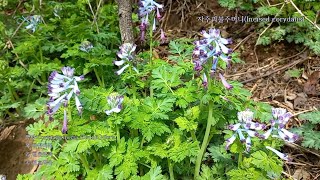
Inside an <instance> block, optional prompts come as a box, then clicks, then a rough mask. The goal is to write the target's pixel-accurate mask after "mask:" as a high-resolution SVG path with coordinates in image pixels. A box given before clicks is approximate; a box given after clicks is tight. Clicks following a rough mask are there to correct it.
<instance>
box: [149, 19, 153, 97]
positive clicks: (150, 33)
mask: <svg viewBox="0 0 320 180" xmlns="http://www.w3.org/2000/svg"><path fill="white" fill-rule="evenodd" d="M153 17H154V15H153V16H151V19H153ZM149 36H150V37H149V38H150V52H149V53H150V60H149V61H150V64H151V65H152V56H153V51H152V48H153V42H152V39H153V29H152V25H150V30H149ZM150 97H153V89H152V87H151V82H150Z"/></svg>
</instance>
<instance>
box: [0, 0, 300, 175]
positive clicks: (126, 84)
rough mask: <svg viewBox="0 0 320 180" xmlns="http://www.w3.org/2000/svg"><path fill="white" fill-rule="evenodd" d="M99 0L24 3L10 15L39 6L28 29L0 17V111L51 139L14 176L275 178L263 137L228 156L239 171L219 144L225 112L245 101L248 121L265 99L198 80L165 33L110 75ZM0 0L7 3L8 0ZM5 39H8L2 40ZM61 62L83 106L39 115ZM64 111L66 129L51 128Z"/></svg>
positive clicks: (110, 33) (110, 40)
mask: <svg viewBox="0 0 320 180" xmlns="http://www.w3.org/2000/svg"><path fill="white" fill-rule="evenodd" d="M101 2H102V3H99V1H93V0H89V1H86V0H78V1H75V2H73V1H63V2H57V1H49V2H42V3H39V2H38V1H32V2H25V3H23V8H24V9H25V11H26V13H24V14H19V12H17V14H16V15H17V17H18V19H19V18H20V17H21V16H24V18H27V15H28V14H34V15H36V14H41V18H42V21H41V23H39V24H38V25H37V28H36V30H35V32H34V33H33V32H31V31H30V30H28V29H26V28H25V27H26V26H27V25H28V22H22V21H20V19H19V20H18V24H17V22H16V21H15V20H14V19H13V18H5V19H6V20H5V21H1V23H0V32H1V35H2V36H1V37H0V42H1V43H0V48H1V49H3V51H2V52H3V53H4V54H3V56H1V57H0V83H6V84H7V85H8V86H4V87H0V95H1V99H0V105H1V106H0V115H1V117H5V118H11V117H14V116H16V115H17V114H18V115H20V117H24V118H34V119H35V120H36V122H35V123H33V124H31V125H29V126H28V127H27V128H26V130H27V131H28V134H29V135H31V136H33V137H34V143H35V144H41V143H46V144H50V145H52V147H50V148H42V149H43V150H45V151H47V152H51V153H52V155H50V156H44V157H41V160H43V161H50V162H52V163H51V164H44V165H42V166H41V167H40V168H39V169H38V170H37V172H35V174H34V175H23V176H21V175H20V176H19V178H20V179H21V178H26V179H28V178H29V179H43V178H45V179H79V178H84V179H101V180H104V179H133V180H135V179H137V180H149V179H151V180H160V179H161V180H162V179H169V178H168V177H170V179H172V178H173V177H172V176H176V178H177V179H178V178H179V177H181V179H190V178H191V176H192V175H193V170H194V169H195V167H202V168H201V173H200V176H199V178H200V179H227V178H229V177H231V178H233V179H235V178H238V179H241V178H242V179H243V178H244V179H250V178H253V179H254V178H265V177H278V175H279V171H280V170H281V165H282V164H281V162H280V161H279V160H277V159H276V158H275V157H273V156H268V157H269V159H267V155H266V153H264V152H262V151H258V149H259V148H260V149H261V147H262V146H263V145H264V144H262V143H259V142H257V143H256V142H255V143H254V144H255V145H254V146H253V148H252V149H254V151H253V154H252V155H251V156H250V155H246V157H244V160H242V159H240V158H238V161H239V164H243V166H245V167H244V168H247V169H248V171H244V170H243V169H242V168H243V167H241V166H238V168H237V165H236V164H237V163H236V162H235V161H234V160H232V159H233V157H234V155H231V154H230V153H228V152H227V151H226V150H225V147H224V146H225V144H224V141H225V140H224V135H225V134H226V133H227V134H228V133H230V132H226V131H224V130H225V127H226V125H227V124H230V123H231V122H232V121H235V119H236V113H237V112H238V111H242V110H244V109H246V108H251V109H253V110H254V111H256V112H255V113H256V119H255V120H256V121H259V120H261V121H266V120H267V119H269V118H270V117H269V114H268V112H270V106H268V105H266V104H263V103H255V102H253V101H251V100H250V96H251V93H250V92H249V91H248V90H246V89H244V88H243V86H242V84H240V83H239V82H234V81H231V82H230V83H231V84H232V85H233V87H234V88H233V89H232V90H227V89H225V87H224V86H223V84H222V83H221V81H220V80H219V78H218V77H212V78H210V85H209V87H208V89H204V88H203V86H202V85H201V83H202V80H201V78H197V77H196V76H195V72H194V64H193V61H192V53H193V49H194V45H193V44H192V40H190V39H178V40H174V41H171V42H170V43H169V53H170V55H169V56H168V58H167V60H166V61H164V60H162V59H156V58H154V57H151V58H150V56H152V54H149V53H150V52H152V51H150V52H147V51H143V50H142V52H141V53H139V54H137V55H136V58H135V59H134V60H133V62H132V64H133V65H134V66H135V67H137V69H138V70H139V73H136V72H134V71H132V69H130V68H131V67H130V68H128V70H126V71H125V72H124V73H123V74H121V76H120V77H119V76H115V74H114V73H113V72H114V71H115V68H114V67H113V63H112V61H113V60H114V59H115V58H116V56H117V55H116V51H118V47H119V45H120V38H119V37H120V36H119V28H118V22H119V20H118V17H117V14H118V9H117V6H116V5H114V3H112V2H103V1H101ZM220 2H221V3H224V5H225V6H226V7H228V8H235V7H237V6H239V5H241V9H243V10H248V9H253V8H254V6H253V5H252V4H253V3H257V1H251V2H247V1H227V0H224V1H222V0H221V1H220ZM8 3H9V4H8V6H10V7H16V5H17V3H18V1H12V2H8ZM11 3H12V4H11ZM39 4H41V6H39ZM14 5H15V6H14ZM6 7H7V6H6ZM92 11H93V12H92ZM260 11H262V12H263V11H264V14H268V13H274V12H267V10H263V9H261V10H260ZM273 11H275V10H273ZM1 16H5V15H1ZM19 23H21V24H19ZM19 25H21V26H20V28H18V29H17V27H18V26H19ZM300 25H301V26H305V25H304V24H300ZM15 32H17V33H15ZM286 33H287V31H286V29H285V28H278V29H275V32H274V34H273V36H271V37H270V38H271V39H270V41H271V40H273V39H281V38H284V36H285V35H286ZM262 39H263V37H262ZM8 40H10V41H12V42H13V44H14V45H15V47H14V48H9V47H6V43H7V42H6V41H8ZM83 43H92V45H93V48H92V49H89V50H87V51H86V52H85V51H82V50H80V46H81V45H82V44H83ZM152 45H153V46H155V45H156V43H154V42H152ZM151 50H152V47H151ZM2 52H1V53H2ZM239 57H240V56H239V54H236V53H234V54H232V62H234V63H239V62H243V61H242V60H241V59H240V58H239ZM63 66H72V67H74V68H75V74H76V75H81V74H84V75H85V80H84V81H83V83H81V84H80V83H79V86H80V87H79V89H80V92H81V93H80V95H79V101H80V103H81V105H82V108H83V112H82V114H80V115H79V114H78V112H77V109H76V107H75V105H76V104H75V102H74V101H71V102H69V104H68V107H61V108H60V109H58V110H57V111H56V112H55V113H54V115H53V119H54V120H53V121H50V120H49V119H48V116H46V115H45V111H46V102H47V101H48V99H47V98H46V95H47V93H48V92H47V79H48V77H49V75H50V73H51V72H52V71H58V72H59V73H60V68H61V67H63ZM218 66H219V71H220V70H221V71H223V70H225V69H226V63H223V62H222V61H221V60H220V61H219V64H218ZM209 68H211V67H205V69H209ZM113 92H118V93H119V94H120V95H122V96H123V97H124V99H123V102H121V105H119V104H117V105H115V104H111V103H110V101H108V99H107V97H108V96H109V95H110V94H111V93H113ZM115 106H116V107H118V108H119V109H121V110H120V111H119V112H113V113H112V114H110V115H106V113H105V111H106V110H110V109H112V108H115ZM64 108H65V109H64ZM209 108H210V109H209ZM64 110H66V114H67V116H66V117H64V114H65V113H64ZM211 113H212V114H213V116H212V117H210V116H209V115H208V114H211ZM208 116H209V117H208ZM64 119H66V120H67V126H68V127H67V128H68V131H67V134H62V132H61V129H62V122H63V120H64ZM207 121H210V123H209V124H207ZM208 127H209V128H210V130H209V128H208ZM228 135H230V134H228ZM48 137H51V138H48ZM253 141H255V140H253ZM201 142H202V143H201ZM207 146H208V147H209V148H206V147H207ZM231 152H234V153H236V156H238V157H239V153H242V152H243V147H242V144H241V143H240V142H239V141H238V142H237V144H236V145H234V146H231ZM199 157H200V158H199ZM202 157H203V159H202ZM242 161H243V162H242ZM198 165H199V166H198Z"/></svg>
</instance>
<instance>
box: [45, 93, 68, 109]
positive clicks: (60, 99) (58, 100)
mask: <svg viewBox="0 0 320 180" xmlns="http://www.w3.org/2000/svg"><path fill="white" fill-rule="evenodd" d="M66 96H67V94H64V95H62V96H60V97H59V98H58V99H56V100H55V101H53V102H50V103H48V105H49V107H54V106H56V105H57V104H59V103H60V102H61V101H62V100H63V99H64V98H65V97H66Z"/></svg>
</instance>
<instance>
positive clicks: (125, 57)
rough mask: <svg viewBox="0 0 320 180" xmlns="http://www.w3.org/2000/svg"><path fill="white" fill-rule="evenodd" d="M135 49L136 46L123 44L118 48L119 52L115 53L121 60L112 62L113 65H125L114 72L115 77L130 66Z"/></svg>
mask: <svg viewBox="0 0 320 180" xmlns="http://www.w3.org/2000/svg"><path fill="white" fill-rule="evenodd" d="M136 47H137V45H135V44H131V43H124V44H122V45H121V46H120V50H119V52H118V53H117V55H118V57H119V58H121V60H120V61H113V63H114V64H115V65H116V66H119V67H120V66H122V65H124V64H125V63H127V64H126V65H124V66H123V67H122V68H121V69H119V70H118V71H117V72H116V74H117V75H121V74H122V73H123V72H124V70H125V69H127V68H128V67H129V66H130V65H131V64H132V60H133V59H134V56H133V52H134V51H135V50H136ZM133 69H134V70H135V71H136V72H137V73H138V71H137V69H136V68H135V67H133Z"/></svg>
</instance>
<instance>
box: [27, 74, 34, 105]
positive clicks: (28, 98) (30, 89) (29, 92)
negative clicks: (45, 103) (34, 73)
mask: <svg viewBox="0 0 320 180" xmlns="http://www.w3.org/2000/svg"><path fill="white" fill-rule="evenodd" d="M35 81H36V80H33V81H32V83H31V85H30V88H29V91H28V96H27V104H28V103H29V100H30V94H31V91H32V88H33V85H34V83H35Z"/></svg>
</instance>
